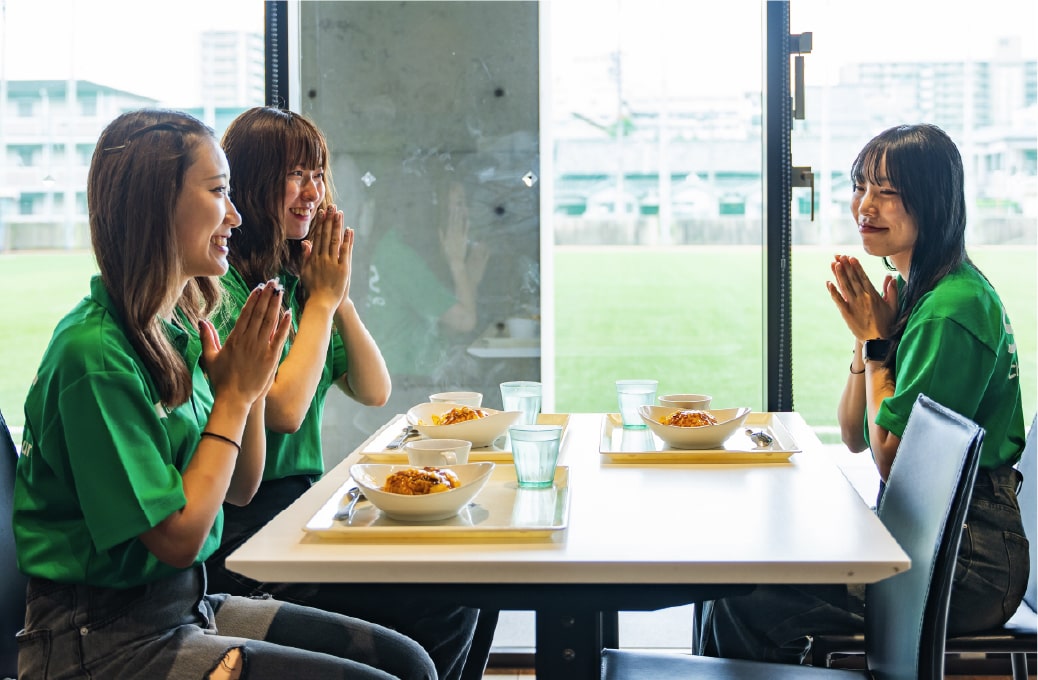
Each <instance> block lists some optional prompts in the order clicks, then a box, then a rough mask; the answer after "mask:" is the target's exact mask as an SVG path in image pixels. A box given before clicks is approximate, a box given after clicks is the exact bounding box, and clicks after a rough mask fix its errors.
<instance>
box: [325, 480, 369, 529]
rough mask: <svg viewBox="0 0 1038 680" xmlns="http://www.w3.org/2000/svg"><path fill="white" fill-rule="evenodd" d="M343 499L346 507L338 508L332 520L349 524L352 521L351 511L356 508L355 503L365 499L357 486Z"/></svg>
mask: <svg viewBox="0 0 1038 680" xmlns="http://www.w3.org/2000/svg"><path fill="white" fill-rule="evenodd" d="M344 498H345V499H346V505H345V506H343V507H341V508H339V510H338V511H337V512H336V513H335V515H334V517H333V519H337V520H345V521H346V523H347V524H349V523H350V522H351V521H353V509H354V508H355V507H357V503H359V502H360V501H362V500H367V499H366V498H364V492H363V491H361V490H360V487H359V486H355V487H353V488H351V489H350V490H349V491H347V492H346V495H345V496H344Z"/></svg>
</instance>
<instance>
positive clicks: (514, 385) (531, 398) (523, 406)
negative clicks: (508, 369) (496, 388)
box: [501, 380, 541, 425]
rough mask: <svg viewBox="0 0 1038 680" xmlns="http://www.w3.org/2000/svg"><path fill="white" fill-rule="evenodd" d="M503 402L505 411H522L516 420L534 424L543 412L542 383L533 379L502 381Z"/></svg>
mask: <svg viewBox="0 0 1038 680" xmlns="http://www.w3.org/2000/svg"><path fill="white" fill-rule="evenodd" d="M501 403H502V404H503V406H504V410H505V411H521V412H522V414H523V415H521V416H520V417H519V420H518V421H516V422H518V423H519V424H520V425H533V424H535V423H536V422H537V415H538V414H539V413H540V412H541V383H539V382H534V381H532V380H509V381H508V382H503V383H501Z"/></svg>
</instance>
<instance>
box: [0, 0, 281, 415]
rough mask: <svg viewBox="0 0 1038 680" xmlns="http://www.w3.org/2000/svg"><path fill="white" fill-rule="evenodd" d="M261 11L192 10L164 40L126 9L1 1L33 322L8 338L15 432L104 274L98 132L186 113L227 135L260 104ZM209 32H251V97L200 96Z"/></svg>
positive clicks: (13, 256)
mask: <svg viewBox="0 0 1038 680" xmlns="http://www.w3.org/2000/svg"><path fill="white" fill-rule="evenodd" d="M261 7H262V4H257V2H256V0H226V1H223V2H217V3H214V2H209V1H207V0H184V1H182V2H178V3H177V5H176V11H175V12H168V13H166V14H165V15H164V16H163V19H162V28H161V30H158V31H141V30H140V21H141V15H140V13H139V12H135V11H130V9H129V8H130V5H128V4H127V3H126V2H123V0H96V1H92V2H90V3H82V2H67V1H66V0H34V1H33V2H13V3H12V2H7V3H4V11H3V12H0V24H2V25H0V35H3V39H0V63H2V64H3V68H0V78H2V79H3V83H0V93H2V94H3V96H6V98H7V99H6V101H3V102H0V260H2V264H0V281H2V282H3V283H4V286H5V289H6V290H7V291H8V297H9V298H10V299H11V300H12V301H13V304H15V305H16V307H15V308H14V313H15V316H17V315H18V314H19V313H21V314H22V315H23V317H24V319H23V322H22V323H17V324H7V326H6V327H3V328H0V347H3V350H2V355H0V359H2V362H3V365H4V366H5V369H4V371H2V372H0V408H2V410H3V413H4V415H5V418H6V420H7V422H8V424H9V425H11V426H13V427H15V428H17V427H19V426H20V425H21V420H22V417H23V416H22V403H23V401H24V399H25V393H26V391H27V390H28V387H29V384H30V383H31V381H32V378H33V373H34V371H35V369H36V366H37V365H38V363H39V359H40V356H41V354H42V353H43V349H44V347H46V344H47V340H48V339H49V337H50V334H51V331H52V330H53V327H54V324H55V323H57V321H58V319H59V318H61V317H62V316H63V315H64V314H65V313H66V312H67V311H68V310H69V309H71V308H72V306H73V305H74V304H75V303H76V302H77V301H78V300H79V299H80V298H82V296H83V294H84V291H85V290H86V286H87V281H88V278H89V276H90V274H91V273H92V272H93V271H95V267H94V264H93V261H92V256H91V254H90V252H89V248H90V235H89V227H88V224H87V210H86V175H87V168H88V166H89V164H90V158H91V155H92V153H93V150H94V145H95V142H96V140H97V136H98V135H99V134H100V132H101V130H102V128H103V127H104V125H106V124H107V123H108V122H109V121H110V120H112V119H113V118H114V117H115V116H116V115H118V114H119V113H121V112H123V111H126V110H129V109H135V108H140V107H143V106H167V107H171V108H179V109H186V110H188V111H191V112H193V113H195V114H196V115H198V116H200V117H202V118H203V119H204V120H206V122H208V123H209V124H210V125H212V126H213V127H214V128H216V130H217V132H218V133H220V132H222V130H223V128H224V127H226V124H227V122H229V121H230V120H231V118H233V117H234V116H235V115H237V113H238V112H240V111H241V110H242V109H244V108H246V107H248V106H252V105H256V104H262V103H263V87H262V84H263V54H262V44H263V43H262V34H263V12H262V11H261ZM43 23H45V24H46V26H47V31H46V33H47V48H46V49H44V50H41V49H40V37H39V36H40V31H39V27H40V26H41V25H42V24H43ZM206 31H227V32H229V33H231V34H233V35H236V36H242V35H245V36H249V37H248V42H249V45H250V50H251V51H250V52H248V59H247V66H243V67H242V68H241V70H239V71H237V74H238V76H239V77H240V79H241V82H248V83H249V85H250V89H249V90H248V92H245V93H242V92H239V91H238V90H233V91H231V92H230V94H227V90H228V87H229V86H228V87H223V86H219V87H218V86H216V85H213V86H207V87H206V88H204V89H203V88H202V86H201V83H202V81H203V74H204V73H205V72H206V71H207V70H208V69H209V67H210V66H211V60H207V55H206V54H205V50H204V48H203V40H202V36H203V33H204V32H206ZM97 36H115V38H113V39H110V40H109V39H105V40H98V39H97ZM256 45H258V46H259V52H258V59H257V53H256V49H255V46H256ZM15 55H32V58H29V59H22V58H15ZM127 55H131V56H130V57H129V58H128V57H127ZM169 55H175V58H170V57H169ZM242 61H245V60H242ZM255 83H259V87H258V88H257V87H256V86H255ZM216 97H220V99H219V100H218V101H217V100H216V99H215V98H216ZM17 305H24V306H23V307H21V308H19V307H18V306H17Z"/></svg>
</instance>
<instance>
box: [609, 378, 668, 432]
mask: <svg viewBox="0 0 1038 680" xmlns="http://www.w3.org/2000/svg"><path fill="white" fill-rule="evenodd" d="M658 385H659V381H658V380H617V381H616V397H617V401H618V402H619V404H620V417H621V418H622V419H623V421H624V429H634V430H642V429H645V428H647V427H648V425H646V424H645V421H643V420H642V417H641V416H640V415H638V407H639V406H646V405H648V406H651V405H652V404H653V402H655V401H656V388H657V386H658Z"/></svg>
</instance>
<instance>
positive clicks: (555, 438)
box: [508, 425, 562, 489]
mask: <svg viewBox="0 0 1038 680" xmlns="http://www.w3.org/2000/svg"><path fill="white" fill-rule="evenodd" d="M508 436H509V438H510V439H511V441H512V462H513V464H514V465H515V476H516V480H517V481H518V482H519V487H520V488H526V489H542V488H547V487H550V486H551V485H552V484H553V483H554V482H555V466H556V465H557V464H558V462H559V443H560V442H561V440H562V426H561V425H513V426H512V427H510V428H508Z"/></svg>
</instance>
